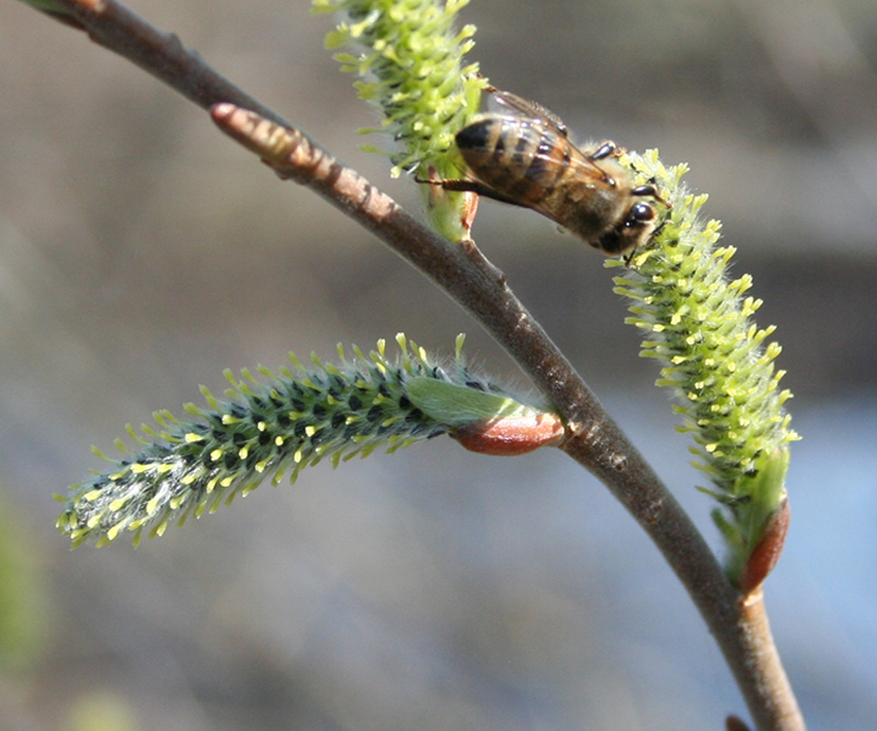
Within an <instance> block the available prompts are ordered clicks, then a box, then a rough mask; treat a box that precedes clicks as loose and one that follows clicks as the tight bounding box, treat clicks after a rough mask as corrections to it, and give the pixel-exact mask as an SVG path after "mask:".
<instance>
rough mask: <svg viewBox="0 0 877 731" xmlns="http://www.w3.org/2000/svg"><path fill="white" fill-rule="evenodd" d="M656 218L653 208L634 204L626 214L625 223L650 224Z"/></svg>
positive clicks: (646, 204) (644, 204)
mask: <svg viewBox="0 0 877 731" xmlns="http://www.w3.org/2000/svg"><path fill="white" fill-rule="evenodd" d="M656 216H657V214H656V213H655V208H654V206H652V205H650V204H649V203H636V204H634V205H633V207H632V208H631V209H630V213H628V214H627V223H628V225H637V224H642V223H651V222H652V221H654V220H655V218H656Z"/></svg>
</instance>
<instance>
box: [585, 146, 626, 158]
mask: <svg viewBox="0 0 877 731" xmlns="http://www.w3.org/2000/svg"><path fill="white" fill-rule="evenodd" d="M621 153H622V149H621V148H620V147H619V146H618V145H616V144H615V143H614V142H604V143H603V144H602V145H600V146H599V147H598V148H597V149H596V150H595V151H594V152H592V153H591V154H590V155H589V156H588V157H589V158H590V159H591V160H605V159H606V158H607V157H618V156H619V155H620V154H621Z"/></svg>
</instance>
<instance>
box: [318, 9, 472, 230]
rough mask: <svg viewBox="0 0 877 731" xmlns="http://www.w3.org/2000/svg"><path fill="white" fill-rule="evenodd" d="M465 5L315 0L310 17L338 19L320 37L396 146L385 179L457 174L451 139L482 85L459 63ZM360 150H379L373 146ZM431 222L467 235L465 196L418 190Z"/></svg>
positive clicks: (468, 40) (468, 35) (467, 35)
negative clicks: (459, 24) (403, 174)
mask: <svg viewBox="0 0 877 731" xmlns="http://www.w3.org/2000/svg"><path fill="white" fill-rule="evenodd" d="M467 4H468V0H445V1H441V0H407V1H406V2H399V0H313V9H314V11H315V12H338V13H340V14H341V17H342V20H341V21H340V22H339V23H338V26H337V29H336V30H335V31H334V32H332V33H329V34H328V35H327V36H326V46H327V47H328V48H332V49H335V48H340V47H342V46H347V47H350V48H351V50H352V51H353V53H350V52H343V53H337V54H336V55H335V58H336V60H338V61H339V62H340V63H341V69H342V70H343V71H349V72H353V73H356V74H357V76H359V81H357V82H356V84H355V86H356V88H357V90H358V92H359V96H360V98H362V99H365V100H367V101H369V102H370V103H372V104H374V105H375V106H376V107H377V108H378V110H379V111H380V114H381V115H382V120H381V126H380V127H379V128H377V129H375V128H367V129H363V130H360V131H361V132H385V133H387V134H389V136H390V137H391V138H392V139H393V141H394V142H396V143H397V144H398V147H397V148H395V149H393V150H391V151H390V152H389V153H388V154H389V156H390V159H391V161H392V162H393V169H392V171H391V174H392V175H393V176H394V177H396V176H398V175H399V174H400V173H401V172H402V171H410V170H417V172H418V174H419V175H420V177H423V178H426V177H428V176H429V175H430V168H432V169H433V170H434V172H435V174H436V175H437V176H438V177H439V178H457V177H460V173H461V167H460V165H461V163H460V161H459V160H458V158H457V157H456V153H455V149H454V135H455V134H456V132H457V131H458V130H459V129H461V128H462V127H464V126H465V125H466V123H467V121H468V119H469V118H470V117H471V116H472V115H473V114H475V113H476V112H477V111H478V108H479V104H480V100H481V90H482V89H483V88H484V87H485V85H486V83H487V82H486V80H485V79H483V78H481V77H479V76H478V65H477V64H474V63H472V64H465V63H464V61H463V56H464V55H465V54H466V53H467V52H468V51H469V50H470V49H471V48H472V46H473V45H474V42H473V41H472V35H473V34H474V33H475V27H474V26H472V25H466V26H464V27H463V28H462V30H459V31H458V30H457V29H456V20H457V13H458V12H459V11H460V10H461V9H462V8H463V7H465V6H466V5H467ZM364 149H367V150H371V151H374V152H380V150H378V149H377V148H375V147H373V146H366V147H365V148H364ZM424 195H425V196H426V200H427V203H428V210H429V212H430V216H431V218H432V221H433V224H434V225H435V226H436V228H437V229H438V230H439V232H440V233H442V234H443V235H444V236H446V237H447V238H449V239H451V240H454V241H457V240H460V239H461V238H463V237H464V236H466V234H467V231H466V229H465V226H463V225H462V224H461V218H463V217H464V215H465V206H466V203H465V198H464V195H463V194H461V193H446V192H445V191H442V190H440V189H435V188H432V187H428V186H424Z"/></svg>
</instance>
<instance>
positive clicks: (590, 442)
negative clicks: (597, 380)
mask: <svg viewBox="0 0 877 731" xmlns="http://www.w3.org/2000/svg"><path fill="white" fill-rule="evenodd" d="M52 2H53V10H52V14H53V15H55V16H58V14H59V13H60V14H61V15H62V16H63V17H64V19H65V22H67V23H68V24H70V25H73V26H74V27H80V28H82V29H84V30H85V31H86V32H87V33H88V35H89V37H90V38H91V39H92V40H93V41H95V42H96V43H98V44H100V45H102V46H104V47H106V48H108V49H109V50H111V51H113V52H114V53H117V54H119V55H121V56H123V57H125V58H127V59H129V60H130V61H132V62H133V63H135V64H137V65H138V66H140V67H141V68H143V69H144V70H145V71H147V72H148V73H150V74H152V75H153V76H155V77H156V78H158V79H160V80H161V81H164V82H165V83H167V84H168V85H170V86H171V87H173V88H174V89H176V90H177V91H179V92H180V93H181V94H183V95H184V96H185V97H186V98H188V99H189V100H191V101H193V102H194V103H196V104H198V105H199V106H201V107H203V108H211V107H212V108H213V109H212V116H213V119H214V121H215V122H216V123H217V124H218V125H219V126H220V128H221V129H222V130H223V131H224V132H226V133H227V134H229V135H230V136H231V137H233V138H234V139H236V140H237V141H238V142H240V143H241V144H242V145H244V146H245V147H247V148H248V149H250V150H251V151H253V152H255V153H256V154H258V155H259V156H260V157H261V158H262V159H263V160H264V161H265V162H266V163H267V164H268V165H270V166H271V167H272V168H273V169H274V170H275V171H276V172H277V173H278V174H279V175H280V176H281V177H284V178H289V179H292V180H294V181H296V182H298V183H300V184H302V185H305V186H307V187H309V188H310V189H312V190H313V191H314V192H316V193H318V194H319V195H321V196H322V197H324V198H325V199H327V200H328V201H330V202H331V203H332V204H333V205H334V206H336V207H337V208H339V209H340V210H342V211H343V212H344V213H345V214H347V215H348V216H349V217H351V218H352V219H354V220H355V221H357V222H358V223H359V224H360V225H362V226H363V227H364V228H366V229H367V230H369V231H371V232H372V233H373V234H374V235H375V236H376V237H377V238H378V239H380V240H381V241H382V242H384V243H385V244H387V245H388V246H389V247H390V248H391V249H392V250H393V251H395V252H396V253H397V254H399V255H400V256H401V257H403V258H404V259H406V260H407V261H409V262H410V263H411V264H412V265H414V266H415V267H416V268H417V269H419V270H420V271H421V272H422V273H423V274H425V275H426V276H427V277H428V278H430V279H431V280H432V281H434V282H435V283H436V284H437V285H439V286H440V287H441V288H442V289H443V290H444V291H445V292H446V293H447V294H448V295H449V296H450V297H451V298H452V299H454V300H455V301H456V302H457V303H458V304H459V305H460V306H462V307H463V308H464V309H465V310H466V311H467V312H468V313H469V314H470V315H471V316H472V317H473V318H475V319H476V320H477V321H478V322H479V323H480V324H481V325H482V326H483V327H484V328H485V329H486V330H487V331H488V332H489V333H490V334H491V335H492V336H493V337H494V338H495V339H496V340H497V342H498V343H500V345H501V346H502V347H503V348H505V350H506V351H507V352H508V353H509V354H510V355H511V357H512V358H513V359H514V360H515V361H516V362H517V363H518V365H519V366H520V368H521V369H522V370H523V371H524V372H525V373H526V374H527V375H528V376H529V377H530V379H531V380H532V381H533V383H534V384H535V386H536V387H537V388H538V389H539V390H540V391H541V392H542V393H544V394H545V395H546V396H547V397H548V398H550V399H551V401H552V402H553V404H554V405H555V407H556V408H557V410H558V411H559V412H560V414H561V415H562V417H563V419H564V421H565V423H566V425H567V438H566V441H565V443H564V445H563V447H562V449H563V450H564V451H566V453H567V454H568V455H569V456H570V457H572V458H573V459H575V460H576V461H577V462H578V463H579V464H581V465H582V466H584V467H585V468H586V469H588V470H589V471H590V472H591V473H592V474H594V475H595V476H596V477H597V478H598V479H600V480H601V481H602V482H603V483H604V484H605V485H606V486H607V487H608V488H609V490H610V491H611V492H612V494H613V495H615V496H616V498H618V500H619V501H620V502H621V503H622V505H623V506H624V507H625V508H626V509H627V510H628V511H629V512H630V513H631V515H633V517H634V518H635V519H636V520H637V522H638V523H639V524H640V525H641V526H642V527H643V529H644V530H645V531H646V532H647V533H648V535H649V536H650V537H651V538H652V540H653V541H654V543H655V544H656V545H657V547H658V548H659V550H660V551H661V553H662V554H663V555H664V557H665V558H666V560H667V561H668V563H669V564H670V566H671V567H672V569H673V571H674V572H675V573H676V575H677V576H678V577H679V579H680V580H681V581H682V583H683V585H684V586H685V587H686V589H687V590H688V592H689V594H690V595H691V597H692V599H693V601H694V602H695V604H696V606H697V607H698V609H699V610H700V612H701V615H702V616H703V618H704V620H705V621H706V623H707V625H708V627H709V628H710V631H711V632H712V634H713V635H714V636H715V638H716V641H717V642H718V644H719V646H720V648H721V650H722V652H723V654H724V656H725V658H726V660H727V662H728V664H729V666H730V668H731V670H732V672H733V674H734V676H735V678H736V680H737V682H738V685H739V686H740V688H741V691H742V693H743V696H744V698H745V699H746V702H747V705H748V707H749V710H750V713H751V714H752V717H753V719H754V722H755V726H756V728H757V729H759V731H803V729H804V723H803V720H802V718H801V715H800V712H799V711H798V708H797V705H796V702H795V698H794V695H793V694H792V692H791V689H790V687H789V684H788V681H787V680H786V676H785V673H784V671H783V669H782V666H781V664H780V661H779V657H778V654H777V652H776V648H775V646H774V643H773V640H772V638H771V635H770V630H769V627H768V624H767V618H766V614H765V612H764V605H763V602H762V601H761V596H760V595H758V596H757V597H750V600H749V602H748V603H746V604H744V603H743V602H742V601H741V597H740V595H739V593H738V592H737V591H736V590H735V589H734V588H733V587H732V586H731V584H730V583H729V582H728V580H727V578H726V576H725V574H724V572H723V570H722V568H721V567H720V565H719V563H718V562H717V560H716V559H715V556H714V555H713V553H712V552H711V550H710V548H709V546H708V545H707V544H706V542H705V541H704V539H703V537H702V536H701V535H700V533H699V532H698V531H697V529H696V528H695V526H694V524H693V523H692V522H691V520H690V518H689V517H688V516H687V514H686V513H685V512H684V511H683V510H682V508H681V506H680V505H679V504H678V502H677V501H676V500H675V498H674V497H673V496H672V494H671V493H670V492H669V491H668V490H667V488H666V487H665V486H664V485H663V484H662V483H661V481H660V480H659V478H658V477H657V475H656V474H655V472H654V470H653V469H652V468H651V467H650V466H649V465H648V463H647V462H646V461H645V460H644V458H643V457H642V456H641V455H640V453H639V452H638V450H637V449H636V448H635V447H634V446H633V444H632V443H631V442H630V441H629V439H628V438H627V437H626V436H625V435H624V434H623V433H622V431H621V430H620V429H619V428H618V426H617V425H616V424H615V422H614V421H613V420H612V419H611V418H610V416H609V415H608V414H607V413H606V411H605V410H604V409H603V407H602V406H601V405H600V403H599V402H598V400H597V398H596V397H595V396H594V394H593V393H592V392H591V391H590V390H589V389H588V387H587V385H586V384H585V383H584V381H583V380H582V378H581V377H580V376H579V375H578V373H576V371H575V369H574V368H573V367H572V365H571V364H570V363H569V361H568V360H567V359H566V358H565V357H564V356H563V354H562V353H561V352H560V351H559V350H558V349H557V347H556V346H555V345H554V343H553V342H552V341H551V340H550V338H549V337H548V336H547V335H546V333H545V332H544V330H543V329H542V327H541V326H540V325H539V324H538V323H537V322H536V321H535V320H534V319H533V317H532V316H531V315H530V313H529V312H528V311H527V310H526V309H525V308H524V306H523V305H522V304H521V303H520V302H519V301H518V299H517V298H516V297H515V296H514V294H513V293H512V291H511V290H510V288H509V287H508V285H507V283H506V280H505V277H504V275H503V274H502V273H501V272H500V271H499V270H498V269H496V268H495V267H494V266H493V265H492V264H490V262H488V261H487V259H486V258H485V257H484V256H483V255H482V254H481V253H480V251H479V250H478V249H477V248H476V247H475V245H474V244H472V243H468V244H453V243H451V242H449V241H447V240H445V239H443V238H442V237H440V236H438V235H437V234H436V233H434V232H433V231H431V230H430V229H428V228H426V227H425V226H424V225H423V224H422V223H420V222H419V221H418V220H417V219H415V218H414V217H413V216H411V215H410V214H408V213H406V212H405V211H404V210H403V209H402V208H401V207H400V206H399V205H398V204H396V203H395V202H394V201H393V200H392V199H391V198H390V197H389V196H387V195H386V194H384V193H382V192H381V191H380V190H378V189H377V188H375V187H374V186H373V185H371V184H370V183H369V182H368V181H367V180H365V179H364V178H363V177H362V176H361V175H359V174H358V173H356V172H355V171H353V170H351V169H349V168H346V167H344V166H343V165H342V164H340V163H339V162H338V161H337V160H335V159H334V158H333V157H332V156H331V155H330V154H329V153H328V152H326V151H325V150H323V149H322V148H321V147H319V146H318V145H317V144H316V143H314V142H313V141H311V140H310V139H309V138H308V137H307V136H306V135H304V134H303V133H302V132H300V131H297V130H295V129H293V128H291V127H290V126H289V125H288V123H286V122H285V121H284V120H283V119H282V117H280V116H279V115H278V114H276V113H275V112H273V111H271V110H270V109H268V108H266V107H265V106H263V105H262V104H260V103H259V102H258V101H256V100H255V99H253V98H251V97H249V96H248V95H247V94H245V93H244V92H243V91H241V90H240V89H239V88H238V87H236V86H235V85H234V84H232V83H230V82H229V81H227V80H226V79H224V78H223V77H222V76H220V75H219V74H217V73H216V72H215V71H213V70H212V69H211V68H210V67H209V66H207V65H206V64H205V63H204V62H203V61H202V60H201V59H200V58H199V57H198V56H197V55H195V54H193V53H191V52H189V51H187V50H186V49H185V48H184V47H183V46H182V44H181V43H180V42H179V40H178V39H177V38H176V36H174V35H173V34H168V33H163V32H161V31H158V30H156V29H155V28H154V27H152V26H150V25H149V24H148V23H146V22H145V21H143V20H142V19H140V18H139V17H137V16H136V15H135V14H133V13H132V12H130V11H129V10H128V9H127V8H125V7H124V6H122V5H121V4H119V3H117V2H115V0H52ZM214 105H216V106H214ZM247 110H250V111H247Z"/></svg>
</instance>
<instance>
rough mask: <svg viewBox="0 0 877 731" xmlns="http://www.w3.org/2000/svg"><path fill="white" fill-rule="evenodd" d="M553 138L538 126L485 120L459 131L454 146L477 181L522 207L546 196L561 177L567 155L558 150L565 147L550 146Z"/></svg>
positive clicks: (494, 119)
mask: <svg viewBox="0 0 877 731" xmlns="http://www.w3.org/2000/svg"><path fill="white" fill-rule="evenodd" d="M556 138H557V136H556V135H555V134H554V133H551V132H550V131H549V130H547V129H544V128H543V127H541V125H536V124H533V123H531V122H526V123H525V122H522V121H521V120H518V119H515V118H510V117H488V118H485V119H482V120H480V121H478V122H474V123H473V124H470V125H469V126H468V127H465V128H463V129H462V130H460V132H459V133H458V134H457V147H458V148H459V149H460V152H461V153H462V155H463V159H464V160H465V161H466V165H467V166H468V167H469V169H470V170H472V171H475V173H476V175H477V177H478V179H479V180H480V181H482V182H483V183H485V184H487V185H489V186H490V187H491V188H493V189H494V190H495V191H497V192H498V193H500V194H501V195H504V196H507V197H509V198H513V199H514V200H515V201H518V202H519V204H520V205H525V206H526V205H532V204H535V203H538V202H539V201H541V200H543V199H544V198H546V197H547V196H548V195H550V194H551V191H552V190H553V189H554V186H555V185H556V184H557V182H558V181H559V180H560V179H561V178H562V177H563V174H564V167H565V164H564V163H565V162H566V161H568V159H569V153H568V151H567V150H563V151H558V149H557V148H558V147H567V146H566V145H561V146H558V145H557V144H552V142H553V141H554V140H556ZM564 141H565V140H564Z"/></svg>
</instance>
